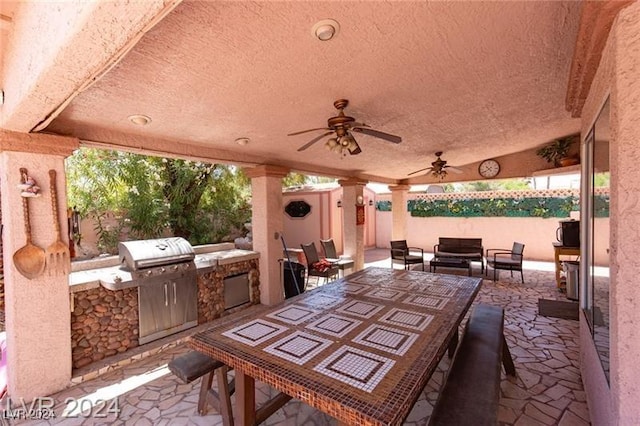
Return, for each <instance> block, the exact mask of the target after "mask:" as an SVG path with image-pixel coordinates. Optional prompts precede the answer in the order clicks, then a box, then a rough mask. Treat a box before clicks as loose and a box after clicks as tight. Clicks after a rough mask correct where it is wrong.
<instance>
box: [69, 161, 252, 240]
mask: <svg viewBox="0 0 640 426" xmlns="http://www.w3.org/2000/svg"><path fill="white" fill-rule="evenodd" d="M67 176H68V179H67V182H68V191H67V192H68V198H69V204H70V205H72V206H74V207H75V209H76V210H78V211H79V212H80V214H81V215H83V216H91V217H93V218H94V219H95V220H96V223H97V225H96V232H97V233H98V245H99V248H100V249H102V250H104V251H108V252H114V251H115V249H116V246H117V242H118V241H119V240H120V239H121V238H124V234H125V233H126V234H128V236H129V237H130V238H131V239H145V238H157V237H160V236H162V235H164V234H165V233H167V230H169V232H170V233H171V235H174V236H181V237H184V238H186V239H188V240H189V241H190V242H191V243H192V244H202V243H212V242H219V241H224V240H230V239H232V237H233V236H234V235H233V234H234V233H235V234H239V233H240V230H241V229H242V226H243V224H244V223H245V222H247V221H249V220H250V217H251V209H250V206H249V199H250V191H249V186H248V180H247V178H246V177H245V176H244V174H242V172H241V171H239V170H237V169H236V168H235V167H231V166H223V165H217V164H210V163H204V162H199V161H189V160H180V159H167V158H158V157H147V156H143V155H139V154H131V153H125V152H117V151H102V150H95V149H84V148H83V149H80V150H78V151H77V152H76V153H74V155H73V156H71V157H69V159H68V160H67ZM109 213H111V214H113V217H114V218H115V224H114V223H109V222H108V220H107V219H108V214H109Z"/></svg>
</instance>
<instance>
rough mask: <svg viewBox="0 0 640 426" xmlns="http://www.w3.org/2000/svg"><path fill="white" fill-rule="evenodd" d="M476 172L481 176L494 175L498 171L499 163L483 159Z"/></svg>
mask: <svg viewBox="0 0 640 426" xmlns="http://www.w3.org/2000/svg"><path fill="white" fill-rule="evenodd" d="M478 173H480V176H482V177H483V178H492V177H496V176H497V175H498V173H500V163H498V162H497V161H496V160H484V161H483V162H482V163H480V165H479V166H478Z"/></svg>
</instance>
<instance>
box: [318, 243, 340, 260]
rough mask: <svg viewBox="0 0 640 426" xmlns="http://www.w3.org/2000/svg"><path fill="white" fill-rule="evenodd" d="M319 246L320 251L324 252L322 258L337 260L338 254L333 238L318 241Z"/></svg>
mask: <svg viewBox="0 0 640 426" xmlns="http://www.w3.org/2000/svg"><path fill="white" fill-rule="evenodd" d="M320 244H321V245H322V251H324V256H325V257H328V258H329V259H337V258H338V252H337V251H336V245H335V243H334V242H333V238H329V239H328V240H320Z"/></svg>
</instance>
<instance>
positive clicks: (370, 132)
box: [351, 127, 402, 143]
mask: <svg viewBox="0 0 640 426" xmlns="http://www.w3.org/2000/svg"><path fill="white" fill-rule="evenodd" d="M351 130H353V131H354V132H358V133H364V134H365V135H369V136H373V137H376V138H379V139H384V140H386V141H389V142H393V143H400V142H402V138H401V137H400V136H395V135H391V134H389V133H385V132H381V131H379V130H373V129H370V128H368V127H352V128H351Z"/></svg>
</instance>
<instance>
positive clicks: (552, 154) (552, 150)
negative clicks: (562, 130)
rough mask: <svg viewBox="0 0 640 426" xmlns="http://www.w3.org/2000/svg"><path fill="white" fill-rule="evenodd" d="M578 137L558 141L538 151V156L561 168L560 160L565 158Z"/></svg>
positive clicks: (568, 137) (572, 136)
mask: <svg viewBox="0 0 640 426" xmlns="http://www.w3.org/2000/svg"><path fill="white" fill-rule="evenodd" d="M576 137H577V136H576V135H571V136H567V137H565V138H560V139H556V140H554V141H553V142H551V143H550V144H548V145H545V146H543V147H542V148H540V149H538V150H537V151H536V154H537V155H539V156H540V157H542V158H544V159H545V160H547V162H549V163H553V165H554V166H556V167H557V166H559V165H560V163H559V161H560V159H561V158H565V157H566V156H567V154H568V153H569V150H570V149H571V145H573V142H574V140H576Z"/></svg>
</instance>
